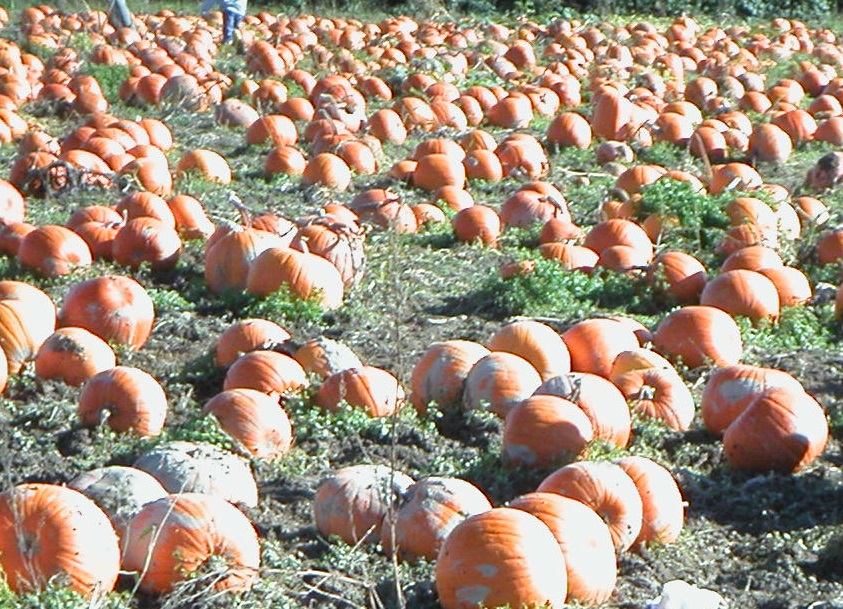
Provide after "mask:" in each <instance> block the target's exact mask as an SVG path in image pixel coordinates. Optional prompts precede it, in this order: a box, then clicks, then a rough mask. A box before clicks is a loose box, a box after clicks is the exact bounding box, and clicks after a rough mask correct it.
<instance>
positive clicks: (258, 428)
mask: <svg viewBox="0 0 843 609" xmlns="http://www.w3.org/2000/svg"><path fill="white" fill-rule="evenodd" d="M202 412H204V413H210V414H212V415H214V418H216V420H217V422H218V423H219V424H220V427H222V428H223V430H224V431H225V432H226V433H228V435H230V436H231V437H232V438H234V439H235V440H236V441H237V443H238V444H239V445H240V446H242V447H243V448H245V449H246V451H247V452H248V453H249V454H250V455H252V456H253V457H257V458H258V459H275V458H279V457H283V456H284V455H285V454H287V452H288V451H289V450H290V446H291V445H292V442H293V429H292V426H291V425H290V419H289V417H287V413H286V411H285V410H284V409H283V408H281V407H280V406H279V405H278V400H276V399H274V398H272V397H271V396H269V395H267V394H265V393H263V392H261V391H257V390H255V389H245V388H241V389H229V390H227V391H223V392H221V393H218V394H217V395H215V396H214V397H212V398H211V399H210V400H208V402H207V403H206V404H205V407H204V408H203V409H202Z"/></svg>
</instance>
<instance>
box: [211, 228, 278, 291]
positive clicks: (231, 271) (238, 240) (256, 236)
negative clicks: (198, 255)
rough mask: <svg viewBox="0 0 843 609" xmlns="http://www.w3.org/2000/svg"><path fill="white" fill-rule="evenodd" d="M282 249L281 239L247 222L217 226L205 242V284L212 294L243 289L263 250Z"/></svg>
mask: <svg viewBox="0 0 843 609" xmlns="http://www.w3.org/2000/svg"><path fill="white" fill-rule="evenodd" d="M282 246H284V241H283V240H282V238H281V237H279V236H278V235H276V234H273V233H271V232H268V231H265V230H259V229H256V228H252V227H251V226H249V225H248V222H246V223H244V224H242V225H238V224H224V225H220V226H218V227H217V229H216V230H215V231H214V232H213V233H212V234H211V236H210V237H209V238H208V240H207V241H206V243H205V281H207V282H208V285H209V286H210V288H211V291H212V292H213V293H214V294H221V293H223V292H225V291H226V290H229V289H230V290H243V289H245V287H246V276H247V273H248V270H249V265H250V264H251V262H252V261H253V260H254V259H255V258H257V257H258V255H259V254H260V253H261V252H263V251H264V250H266V249H268V248H270V247H282Z"/></svg>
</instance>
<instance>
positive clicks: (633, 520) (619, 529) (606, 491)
mask: <svg viewBox="0 0 843 609" xmlns="http://www.w3.org/2000/svg"><path fill="white" fill-rule="evenodd" d="M537 490H538V491H539V492H550V493H556V494H558V495H563V496H565V497H570V498H572V499H576V500H578V501H582V502H583V503H585V504H586V505H587V506H589V507H590V508H592V509H593V510H594V511H595V512H597V514H598V515H599V516H600V517H601V518H603V520H604V521H605V522H606V524H608V525H609V531H610V533H611V535H612V543H613V544H614V546H615V550H616V551H618V552H621V551H623V550H628V549H629V548H630V547H631V546H632V544H633V543H634V542H635V540H636V539H637V538H638V534H639V533H640V532H641V525H642V522H643V514H644V506H643V503H642V501H641V496H640V494H639V493H638V489H637V488H636V486H635V483H634V482H633V481H632V479H631V478H630V477H629V476H628V475H627V473H626V472H625V471H624V470H623V469H622V468H621V467H620V466H619V465H617V464H615V463H610V462H608V461H580V462H578V463H571V464H569V465H565V466H564V467H561V468H559V469H557V470H556V471H555V472H553V473H552V474H550V475H549V476H547V477H546V478H545V479H544V480H542V482H541V484H539V486H538V489H537Z"/></svg>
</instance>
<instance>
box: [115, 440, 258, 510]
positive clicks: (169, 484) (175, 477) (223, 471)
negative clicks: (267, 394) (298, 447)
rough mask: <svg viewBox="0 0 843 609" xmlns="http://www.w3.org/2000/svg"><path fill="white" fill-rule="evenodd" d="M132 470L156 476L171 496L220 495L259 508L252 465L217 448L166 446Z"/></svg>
mask: <svg viewBox="0 0 843 609" xmlns="http://www.w3.org/2000/svg"><path fill="white" fill-rule="evenodd" d="M132 466H133V467H136V468H138V469H141V470H143V471H145V472H146V473H148V474H151V475H152V476H154V477H155V479H156V480H158V481H159V482H160V483H161V486H163V487H164V488H165V489H166V490H167V492H169V493H203V494H208V495H216V496H218V497H221V498H222V499H225V500H226V501H230V502H231V503H235V504H240V503H242V504H243V505H245V506H248V507H255V506H256V505H257V504H258V485H257V482H255V477H254V475H253V474H252V470H251V468H250V467H249V464H248V462H246V460H245V459H243V458H241V457H239V456H237V455H235V454H234V453H230V452H228V451H227V450H224V449H222V448H220V447H219V446H216V445H214V444H208V443H204V442H186V441H170V442H166V443H163V444H159V445H157V446H155V447H154V448H152V449H150V450H149V451H147V452H146V453H144V454H142V455H141V456H140V457H138V458H137V459H136V460H135V462H134V463H133V464H132Z"/></svg>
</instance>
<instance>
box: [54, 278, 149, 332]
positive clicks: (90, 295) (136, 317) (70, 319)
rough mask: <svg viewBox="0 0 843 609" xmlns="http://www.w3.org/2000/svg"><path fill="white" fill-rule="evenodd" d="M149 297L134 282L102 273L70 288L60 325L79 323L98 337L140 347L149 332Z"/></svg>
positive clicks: (61, 311) (60, 316)
mask: <svg viewBox="0 0 843 609" xmlns="http://www.w3.org/2000/svg"><path fill="white" fill-rule="evenodd" d="M154 319H155V309H154V307H153V304H152V298H151V297H150V296H149V293H147V291H146V289H145V288H144V287H143V286H142V285H141V284H139V283H138V282H137V281H135V280H134V279H132V278H130V277H124V276H122V275H104V276H102V277H96V278H93V279H88V280H86V281H83V282H81V283H77V284H76V285H74V286H73V287H71V288H70V291H68V293H67V295H66V296H65V298H64V302H63V303H62V306H61V309H60V310H59V325H60V326H63V327H64V326H79V327H82V328H85V329H87V330H90V331H91V332H93V333H94V334H96V335H97V336H99V337H100V338H102V339H104V340H106V341H109V342H113V343H116V344H119V345H125V346H127V347H129V348H131V349H140V348H141V347H142V346H143V345H144V344H145V343H146V341H147V339H148V338H149V335H150V333H151V332H152V323H153V321H154Z"/></svg>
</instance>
